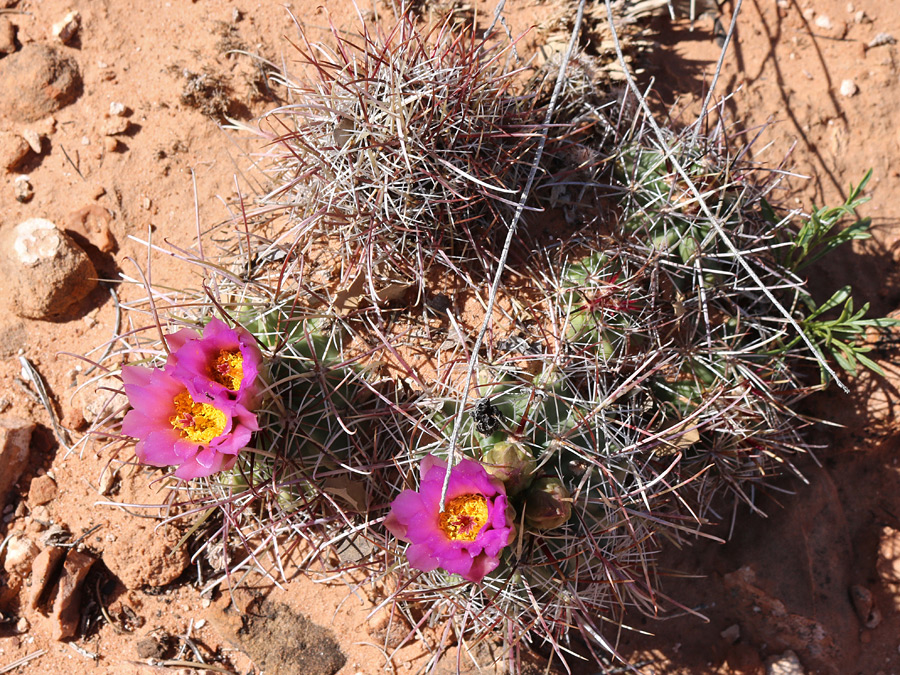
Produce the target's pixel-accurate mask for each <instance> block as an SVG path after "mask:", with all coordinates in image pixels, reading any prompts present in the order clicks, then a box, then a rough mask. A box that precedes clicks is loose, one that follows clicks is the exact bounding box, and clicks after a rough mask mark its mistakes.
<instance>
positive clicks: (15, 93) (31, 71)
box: [0, 42, 81, 123]
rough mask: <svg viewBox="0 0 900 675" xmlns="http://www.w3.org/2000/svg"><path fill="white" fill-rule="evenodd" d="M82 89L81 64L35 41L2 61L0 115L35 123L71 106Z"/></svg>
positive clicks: (0, 62)
mask: <svg viewBox="0 0 900 675" xmlns="http://www.w3.org/2000/svg"><path fill="white" fill-rule="evenodd" d="M80 89H81V73H80V72H79V70H78V64H77V63H76V62H75V61H74V60H73V59H72V58H70V57H69V56H66V55H64V54H62V53H61V52H60V51H59V50H57V49H56V48H54V47H51V46H49V45H44V44H40V43H37V42H32V43H29V44H27V45H25V46H24V47H22V49H20V50H19V51H17V52H16V53H14V54H10V55H9V56H7V57H5V58H3V59H0V91H2V92H3V96H0V116H5V117H8V118H10V119H15V120H17V121H20V122H26V123H27V122H33V121H34V120H38V119H40V118H42V117H45V116H46V115H49V114H50V113H52V112H54V111H56V110H59V109H60V108H62V107H63V106H66V105H68V104H69V103H72V102H73V101H74V100H75V99H76V97H77V96H78V93H79V91H80Z"/></svg>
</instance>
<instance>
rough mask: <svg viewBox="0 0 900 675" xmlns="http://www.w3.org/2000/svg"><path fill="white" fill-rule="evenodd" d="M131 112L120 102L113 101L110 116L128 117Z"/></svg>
mask: <svg viewBox="0 0 900 675" xmlns="http://www.w3.org/2000/svg"><path fill="white" fill-rule="evenodd" d="M130 112H131V111H130V110H129V109H128V106H126V105H125V104H124V103H119V102H118V101H113V102H112V103H110V104H109V116H110V117H128V114H129V113H130Z"/></svg>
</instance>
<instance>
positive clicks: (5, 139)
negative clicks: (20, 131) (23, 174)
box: [0, 131, 31, 171]
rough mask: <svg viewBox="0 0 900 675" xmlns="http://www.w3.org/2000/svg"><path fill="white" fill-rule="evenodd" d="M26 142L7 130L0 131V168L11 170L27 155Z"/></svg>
mask: <svg viewBox="0 0 900 675" xmlns="http://www.w3.org/2000/svg"><path fill="white" fill-rule="evenodd" d="M30 150H31V148H30V147H29V145H28V142H27V141H26V140H25V139H24V138H22V137H21V136H18V135H17V134H13V133H10V132H9V131H0V168H2V169H5V170H6V171H13V170H14V169H15V168H16V167H17V166H19V165H20V164H21V163H22V161H23V160H24V159H25V158H26V157H28V153H29V151H30Z"/></svg>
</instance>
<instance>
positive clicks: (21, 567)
mask: <svg viewBox="0 0 900 675" xmlns="http://www.w3.org/2000/svg"><path fill="white" fill-rule="evenodd" d="M38 553H40V549H38V547H37V545H36V544H35V543H34V542H33V541H31V539H29V538H28V537H26V536H25V535H24V534H14V535H12V536H11V537H10V539H9V541H8V542H6V557H5V558H4V560H3V569H4V570H6V573H7V574H18V575H19V576H23V577H24V576H25V575H26V574H28V570H30V569H31V563H32V562H33V561H34V558H35V556H36V555H37V554H38Z"/></svg>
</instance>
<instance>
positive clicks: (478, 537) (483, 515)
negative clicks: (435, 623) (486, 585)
mask: <svg viewBox="0 0 900 675" xmlns="http://www.w3.org/2000/svg"><path fill="white" fill-rule="evenodd" d="M446 473H447V463H446V462H444V461H442V460H440V459H437V458H436V457H434V456H433V455H426V456H425V458H424V459H422V464H421V474H422V479H421V481H420V484H419V490H418V492H416V491H415V490H404V491H403V492H401V493H400V494H399V495H397V498H396V499H395V500H394V501H393V503H392V504H391V512H390V513H389V514H388V516H387V518H386V519H385V521H384V526H385V527H386V528H387V529H388V531H389V532H391V533H392V534H393V535H394V536H396V537H397V538H399V539H403V540H404V541H408V542H409V547H408V548H407V549H406V558H407V560H409V564H410V565H411V566H412V567H415V568H416V569H419V570H422V571H423V572H430V571H432V570H434V569H437V568H438V567H442V568H444V569H445V570H447V571H448V572H451V573H453V574H458V575H460V576H461V577H463V578H464V579H468V580H469V581H471V582H474V583H480V582H481V580H482V579H484V577H485V575H487V574H488V573H490V572H492V571H493V570H494V569H495V568H496V567H497V565H499V564H500V552H501V551H502V550H503V548H505V547H506V546H507V545H509V543H510V542H511V541H512V540H513V538H514V537H515V526H514V525H513V514H512V509H511V508H510V507H509V503H508V501H507V498H506V491H505V489H504V487H503V483H502V482H500V481H499V480H498V479H496V478H494V477H492V476H490V475H489V474H488V472H487V471H485V469H484V467H483V466H482V465H481V464H479V463H478V462H475V461H473V460H471V459H463V460H461V461H460V462H459V464H457V465H456V466H454V467H453V469H452V470H451V472H450V482H449V485H448V488H447V497H446V501H445V508H444V510H443V511H441V510H440V500H441V488H442V486H443V483H444V476H445V475H446Z"/></svg>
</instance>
